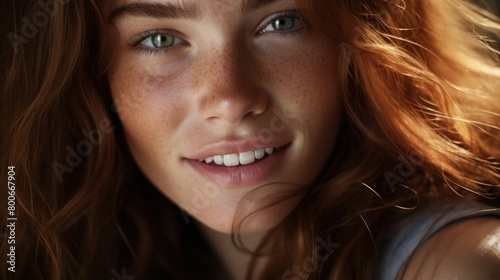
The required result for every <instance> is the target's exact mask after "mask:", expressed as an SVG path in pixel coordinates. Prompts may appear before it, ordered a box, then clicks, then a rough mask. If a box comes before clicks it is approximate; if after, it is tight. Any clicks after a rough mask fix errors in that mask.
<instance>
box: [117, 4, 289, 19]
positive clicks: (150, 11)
mask: <svg viewBox="0 0 500 280" xmlns="http://www.w3.org/2000/svg"><path fill="white" fill-rule="evenodd" d="M204 1H209V0H204ZM279 1H282V0H244V1H243V4H242V5H241V13H242V14H245V13H248V12H250V11H252V10H256V9H259V8H261V7H263V6H266V5H269V4H272V3H274V2H279ZM127 15H128V16H145V17H152V18H174V19H176V18H184V19H192V20H199V19H200V18H201V11H200V9H199V8H198V6H196V4H195V3H193V2H181V3H175V4H174V3H132V4H128V5H125V6H122V7H119V8H117V9H115V10H113V11H112V12H111V13H110V14H109V17H108V21H109V22H110V23H114V22H116V21H117V20H118V19H120V18H123V17H125V16H127Z"/></svg>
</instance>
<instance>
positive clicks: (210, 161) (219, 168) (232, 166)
mask: <svg viewBox="0 0 500 280" xmlns="http://www.w3.org/2000/svg"><path fill="white" fill-rule="evenodd" d="M290 146H291V143H288V144H286V145H281V146H277V147H269V148H258V149H251V150H247V151H244V152H237V153H235V152H233V153H227V154H223V153H221V154H218V155H213V156H208V157H206V156H203V157H201V158H202V159H185V160H184V163H186V164H187V167H188V168H189V169H191V170H193V171H194V172H195V173H196V174H199V175H200V176H201V177H202V178H205V180H208V181H210V182H212V183H215V184H218V185H220V186H226V187H243V186H250V185H255V184H263V183H265V181H266V179H269V178H270V177H272V175H273V174H275V173H277V171H278V170H280V168H281V167H282V166H283V164H282V163H283V161H284V160H283V159H284V158H285V156H286V154H287V151H288V150H289V149H288V148H289V147H290ZM243 150H244V149H243Z"/></svg>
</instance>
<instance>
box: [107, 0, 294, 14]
mask: <svg viewBox="0 0 500 280" xmlns="http://www.w3.org/2000/svg"><path fill="white" fill-rule="evenodd" d="M283 1H286V0H115V1H106V6H107V7H108V8H109V9H116V8H118V7H123V6H127V5H133V4H166V5H172V6H186V5H187V6H200V7H201V6H204V5H211V6H213V5H217V6H220V7H224V6H225V7H232V8H239V9H240V10H241V12H242V13H245V12H248V11H250V10H254V9H257V8H260V7H262V6H266V5H269V4H272V3H275V2H283Z"/></svg>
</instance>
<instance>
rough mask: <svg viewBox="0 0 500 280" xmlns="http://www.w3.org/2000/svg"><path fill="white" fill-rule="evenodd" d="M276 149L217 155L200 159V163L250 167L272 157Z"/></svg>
mask: <svg viewBox="0 0 500 280" xmlns="http://www.w3.org/2000/svg"><path fill="white" fill-rule="evenodd" d="M274 150H275V148H265V149H257V150H251V151H246V152H243V153H236V154H228V155H215V156H211V157H207V158H205V159H200V160H199V161H200V162H205V163H208V164H210V163H213V164H216V165H224V166H227V167H232V166H238V165H248V164H252V163H254V162H255V161H256V160H261V159H263V158H264V157H265V156H266V155H272V154H273V152H274Z"/></svg>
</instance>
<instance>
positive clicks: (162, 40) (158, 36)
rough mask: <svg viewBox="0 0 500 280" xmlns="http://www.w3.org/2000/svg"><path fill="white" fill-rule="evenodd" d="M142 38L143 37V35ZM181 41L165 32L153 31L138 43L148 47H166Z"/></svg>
mask: <svg viewBox="0 0 500 280" xmlns="http://www.w3.org/2000/svg"><path fill="white" fill-rule="evenodd" d="M143 38H144V37H143ZM182 43H183V41H182V40H181V39H179V38H177V37H175V36H174V35H171V34H167V33H154V34H151V35H149V36H148V37H147V38H145V39H144V40H142V41H141V42H139V44H138V45H141V46H144V47H146V48H148V49H168V48H170V47H173V46H175V45H179V44H182Z"/></svg>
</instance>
